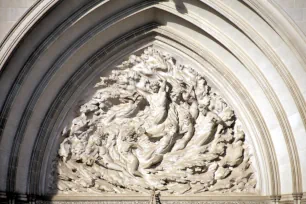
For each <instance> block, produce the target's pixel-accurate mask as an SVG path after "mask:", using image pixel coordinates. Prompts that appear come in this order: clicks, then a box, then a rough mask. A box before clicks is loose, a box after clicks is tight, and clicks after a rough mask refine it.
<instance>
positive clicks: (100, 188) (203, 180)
mask: <svg viewBox="0 0 306 204" xmlns="http://www.w3.org/2000/svg"><path fill="white" fill-rule="evenodd" d="M96 88H97V91H96V92H95V94H94V95H93V96H92V98H91V99H90V100H89V101H88V102H87V103H85V104H83V105H82V106H81V107H80V110H79V111H80V115H79V116H78V117H76V118H74V119H73V120H72V122H71V127H70V128H65V129H64V130H63V132H62V134H63V136H64V137H65V139H64V140H63V141H62V143H61V144H60V149H59V151H58V159H57V160H55V161H54V169H53V171H52V173H51V177H52V179H53V182H51V183H52V184H51V185H50V190H51V191H59V192H61V193H67V192H95V193H140V194H141V193H145V194H146V193H149V192H150V191H152V190H153V189H154V190H157V191H161V192H162V194H175V195H176V194H188V195H189V194H203V193H204V194H205V193H207V192H222V193H224V192H243V193H250V192H254V191H255V188H256V177H255V173H254V170H253V168H252V165H251V161H250V154H249V147H248V145H247V144H246V143H245V135H244V132H243V130H242V129H241V125H240V123H239V121H238V120H237V118H236V117H235V113H234V111H233V110H232V109H231V107H230V106H229V105H228V104H227V103H226V101H225V100H224V99H223V98H222V97H221V96H220V95H218V94H217V93H215V92H213V91H212V89H211V87H210V86H209V85H208V84H207V81H206V80H205V78H204V77H203V76H201V75H200V74H199V73H197V72H196V71H195V70H194V69H192V68H190V67H187V66H184V65H179V64H177V63H176V60H175V59H174V58H173V57H172V56H171V55H169V54H168V53H165V52H162V51H160V50H157V49H155V48H147V49H146V50H144V53H143V54H141V55H140V56H135V55H131V56H130V57H129V59H128V60H127V61H124V62H123V63H122V64H121V65H119V66H118V67H117V69H116V70H113V71H112V73H111V74H110V75H109V76H108V77H102V78H101V81H100V82H99V83H97V84H96Z"/></svg>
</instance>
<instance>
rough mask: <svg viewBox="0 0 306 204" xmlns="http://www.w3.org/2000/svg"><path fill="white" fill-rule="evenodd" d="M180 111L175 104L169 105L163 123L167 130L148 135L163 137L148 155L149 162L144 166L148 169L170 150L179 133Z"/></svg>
mask: <svg viewBox="0 0 306 204" xmlns="http://www.w3.org/2000/svg"><path fill="white" fill-rule="evenodd" d="M178 120H179V119H178V113H177V111H176V108H175V106H174V105H173V104H170V105H169V111H168V117H167V119H166V121H165V122H164V123H163V125H164V129H165V131H162V132H160V134H155V135H154V134H153V135H148V134H146V135H147V136H148V137H151V138H161V139H160V141H159V142H158V145H157V147H156V149H155V150H154V151H152V153H151V154H149V155H148V156H147V162H146V164H145V165H144V166H143V168H145V169H148V168H151V167H152V166H153V165H155V164H158V163H160V162H161V161H162V160H163V155H164V154H166V153H168V152H170V151H171V149H172V147H173V145H174V143H175V141H176V137H177V134H178V129H179V121H178Z"/></svg>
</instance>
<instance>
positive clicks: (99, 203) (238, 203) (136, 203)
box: [37, 200, 271, 204]
mask: <svg viewBox="0 0 306 204" xmlns="http://www.w3.org/2000/svg"><path fill="white" fill-rule="evenodd" d="M37 203H38V204H51V203H52V204H73V203H76V204H150V201H136V200H135V201H37ZM269 203H271V202H269V201H188V200H184V201H178V200H175V201H172V200H167V201H161V204H269Z"/></svg>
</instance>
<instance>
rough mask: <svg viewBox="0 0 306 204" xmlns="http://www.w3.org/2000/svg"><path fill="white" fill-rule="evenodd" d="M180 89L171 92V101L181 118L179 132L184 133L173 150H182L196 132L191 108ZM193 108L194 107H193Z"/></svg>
mask: <svg viewBox="0 0 306 204" xmlns="http://www.w3.org/2000/svg"><path fill="white" fill-rule="evenodd" d="M182 95H183V94H182V93H181V91H180V90H173V92H172V93H171V94H170V96H171V101H172V102H173V105H174V106H175V109H176V111H177V113H178V119H179V132H178V133H179V134H180V135H183V136H182V138H181V139H178V140H177V141H176V143H175V145H174V147H173V148H172V152H175V151H178V150H182V149H184V148H185V147H186V145H187V143H188V142H189V141H190V139H191V138H192V136H193V134H194V119H193V118H192V116H191V114H190V108H191V106H189V105H188V104H187V102H183V97H182ZM192 108H193V107H192Z"/></svg>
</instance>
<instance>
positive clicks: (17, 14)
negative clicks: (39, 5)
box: [0, 0, 37, 43]
mask: <svg viewBox="0 0 306 204" xmlns="http://www.w3.org/2000/svg"><path fill="white" fill-rule="evenodd" d="M36 1H37V0H0V43H1V42H2V41H3V39H4V38H5V36H6V35H7V34H8V32H9V31H10V29H11V28H12V27H13V26H14V25H15V23H16V22H17V21H18V20H19V19H20V18H21V17H22V15H23V14H24V13H25V12H26V11H27V10H28V9H29V8H30V7H31V6H32V5H33V4H34V3H35V2H36Z"/></svg>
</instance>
